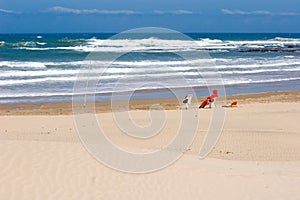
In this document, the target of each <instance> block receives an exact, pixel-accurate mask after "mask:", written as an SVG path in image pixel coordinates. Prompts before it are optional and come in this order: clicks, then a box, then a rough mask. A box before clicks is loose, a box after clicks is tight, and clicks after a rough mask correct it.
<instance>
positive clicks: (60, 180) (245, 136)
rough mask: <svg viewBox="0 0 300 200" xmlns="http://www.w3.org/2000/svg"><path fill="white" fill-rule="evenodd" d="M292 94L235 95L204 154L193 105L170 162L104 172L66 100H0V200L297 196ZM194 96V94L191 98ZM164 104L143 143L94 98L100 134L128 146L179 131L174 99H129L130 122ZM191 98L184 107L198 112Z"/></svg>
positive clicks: (142, 147) (158, 141)
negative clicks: (184, 143) (146, 169)
mask: <svg viewBox="0 0 300 200" xmlns="http://www.w3.org/2000/svg"><path fill="white" fill-rule="evenodd" d="M299 97H300V91H291V92H273V93H262V94H247V95H235V96H229V97H227V102H228V103H229V102H232V101H238V107H237V108H226V119H225V124H224V128H223V132H222V135H221V137H220V139H219V141H218V143H217V145H216V146H215V147H214V149H213V151H212V152H211V153H210V154H209V156H208V157H207V158H205V159H204V160H200V159H199V158H198V153H199V149H200V147H201V144H202V142H203V140H204V137H205V134H206V132H207V130H208V128H209V124H210V119H211V114H212V110H210V109H202V110H198V116H199V117H200V126H199V128H198V129H197V135H196V138H195V140H194V142H193V144H192V145H191V147H190V148H189V149H187V150H186V152H185V154H184V156H183V157H182V158H181V159H179V160H178V161H177V162H175V163H174V164H173V165H171V166H170V167H167V168H165V169H162V170H159V171H157V172H153V173H147V174H141V175H133V174H127V173H121V172H118V171H115V170H112V169H110V168H108V167H106V166H104V165H103V164H101V163H99V162H98V161H97V160H95V159H94V158H93V157H92V156H91V155H90V154H89V153H88V152H87V151H86V150H85V148H84V147H83V145H82V144H81V142H80V140H79V138H78V135H77V133H76V127H75V124H74V120H73V116H72V106H71V103H52V104H15V105H9V104H6V105H0V124H1V127H0V150H1V152H2V153H1V155H0V163H1V167H0V177H1V178H0V197H1V199H2V198H3V199H164V200H165V199H172V200H174V199H295V198H297V196H300V188H299V183H300V123H299V119H300V118H299V117H300V98H299ZM201 99H203V97H202V98H201V97H199V99H198V101H200V100H201ZM158 103H159V104H160V105H161V106H162V107H163V108H164V109H165V110H166V116H167V117H166V118H167V122H166V124H165V128H164V129H163V131H162V132H161V133H160V134H159V135H157V136H155V137H152V138H150V139H148V140H139V139H134V138H130V137H127V136H126V135H124V134H123V133H122V132H121V131H120V130H119V129H118V127H116V126H115V125H114V121H113V115H112V113H111V109H110V103H97V104H96V108H97V119H98V121H99V122H101V123H102V124H103V130H104V132H105V133H106V136H107V137H108V138H109V139H110V140H111V141H112V142H113V143H114V144H116V145H118V146H120V147H122V148H124V149H128V150H130V151H152V150H155V149H161V148H163V147H164V146H165V145H166V144H167V143H168V141H170V140H171V139H172V138H173V137H174V133H175V132H176V129H178V126H177V125H176V124H177V122H178V121H177V120H178V116H180V112H181V110H180V106H179V105H178V103H177V100H176V99H148V100H134V101H131V102H130V115H131V116H132V119H133V120H134V121H135V122H136V123H137V124H139V125H147V124H148V123H149V121H150V119H149V114H148V111H147V110H148V109H149V107H150V106H151V105H152V104H158ZM197 107H198V103H194V104H193V105H192V109H197Z"/></svg>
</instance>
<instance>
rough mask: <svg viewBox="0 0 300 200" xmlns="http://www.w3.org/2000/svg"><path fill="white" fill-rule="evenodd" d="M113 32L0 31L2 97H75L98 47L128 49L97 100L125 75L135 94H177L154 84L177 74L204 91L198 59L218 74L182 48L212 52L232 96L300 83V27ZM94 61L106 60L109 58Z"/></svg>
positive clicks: (101, 64) (21, 99)
mask: <svg viewBox="0 0 300 200" xmlns="http://www.w3.org/2000/svg"><path fill="white" fill-rule="evenodd" d="M113 35H114V34H107V33H105V34H100V33H89V34H0V91H1V93H0V103H2V104H3V103H37V102H55V101H71V97H72V93H73V86H74V82H75V81H76V76H77V74H78V72H79V70H80V68H81V67H82V66H85V65H87V64H91V62H90V61H89V60H88V56H89V54H90V53H91V52H94V51H97V52H102V53H103V55H104V54H105V55H106V54H107V55H108V54H116V53H122V54H124V55H123V56H121V57H120V58H118V59H117V60H116V61H115V62H114V63H113V64H112V65H110V66H109V70H107V71H106V72H105V74H104V75H102V76H101V77H99V83H101V84H99V87H98V88H97V90H96V93H97V100H98V101H109V100H110V94H111V92H114V91H116V85H117V83H118V81H119V80H120V79H122V78H123V77H126V84H123V85H122V90H125V91H131V90H135V89H136V88H138V89H139V91H140V92H137V93H136V94H135V95H134V97H133V98H156V97H171V96H172V94H171V92H168V91H165V90H162V89H163V88H164V86H162V85H159V84H152V83H153V82H155V81H157V80H160V81H162V82H163V83H166V84H167V85H168V86H169V87H171V88H181V87H185V86H186V85H182V83H179V82H178V81H177V80H176V77H178V76H179V75H180V76H183V77H184V78H185V80H187V84H188V85H189V86H193V87H195V89H196V93H197V94H198V95H206V94H207V87H206V83H205V80H203V78H202V77H200V76H199V73H197V69H198V70H199V66H202V68H201V72H202V73H204V74H210V73H212V71H213V70H212V69H210V68H209V67H207V68H203V65H205V64H204V63H205V62H206V60H205V59H206V58H195V59H193V60H185V59H183V58H182V57H180V56H178V55H177V53H178V52H195V51H199V52H203V51H206V52H208V53H209V55H210V58H211V60H210V61H211V62H213V63H214V64H215V67H216V69H217V70H218V72H219V74H220V75H221V76H222V80H223V83H224V86H225V89H226V93H227V94H228V95H230V94H240V93H256V92H272V91H283V90H299V89H300V34H276V33H272V34H266V33H264V34H228V33H218V34H216V33H189V34H187V35H188V36H189V37H190V38H192V39H193V41H191V40H180V39H177V38H173V37H172V35H155V37H153V36H152V35H151V34H136V35H128V36H127V37H125V38H122V39H118V40H114V41H111V42H109V43H107V42H105V40H106V39H108V38H109V37H111V36H113ZM103 42H104V43H103ZM132 49H134V51H132ZM128 51H130V52H129V53H126V52H128ZM96 65H97V67H99V68H106V67H108V66H107V62H105V60H101V62H97V63H96ZM137 86H139V87H137ZM183 95H184V91H183Z"/></svg>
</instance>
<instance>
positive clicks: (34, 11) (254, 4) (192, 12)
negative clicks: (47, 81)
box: [0, 0, 300, 33]
mask: <svg viewBox="0 0 300 200" xmlns="http://www.w3.org/2000/svg"><path fill="white" fill-rule="evenodd" d="M145 26H154V27H165V28H171V29H175V30H178V31H182V32H300V1H299V0H285V1H283V0H280V1H279V0H248V1H244V0H205V1H204V0H0V32H1V33H32V32H34V33H53V32H120V31H124V30H128V29H131V28H137V27H145Z"/></svg>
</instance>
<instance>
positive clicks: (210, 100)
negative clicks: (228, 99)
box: [199, 90, 219, 108]
mask: <svg viewBox="0 0 300 200" xmlns="http://www.w3.org/2000/svg"><path fill="white" fill-rule="evenodd" d="M217 97H219V95H218V90H213V94H212V95H210V96H209V97H207V98H206V100H204V101H203V102H202V103H201V105H200V106H199V108H204V107H205V106H206V105H209V108H211V107H212V105H214V104H215V99H216V98H217Z"/></svg>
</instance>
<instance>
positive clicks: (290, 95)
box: [0, 90, 300, 116]
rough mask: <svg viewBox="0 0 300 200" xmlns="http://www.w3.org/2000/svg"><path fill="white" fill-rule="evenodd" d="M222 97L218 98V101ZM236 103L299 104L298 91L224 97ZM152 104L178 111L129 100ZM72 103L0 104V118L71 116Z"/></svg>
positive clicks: (107, 105) (100, 107) (174, 103)
mask: <svg viewBox="0 0 300 200" xmlns="http://www.w3.org/2000/svg"><path fill="white" fill-rule="evenodd" d="M205 98H206V97H205V96H203V97H198V98H197V102H195V101H194V102H193V103H192V106H193V107H196V106H199V104H200V103H201V101H202V100H204V99H205ZM221 98H222V99H223V100H224V98H223V97H220V99H221ZM232 101H238V103H239V104H252V103H271V102H277V103H296V102H300V90H294V91H282V92H265V93H256V94H238V95H230V96H227V97H226V103H227V104H228V103H230V102H232ZM154 104H156V105H157V104H159V105H160V106H162V107H163V108H164V109H165V110H177V109H180V107H181V106H180V102H178V100H177V99H176V98H157V99H138V100H130V102H129V109H130V110H149V109H150V107H151V106H152V105H154ZM95 106H96V113H107V112H111V111H112V110H111V102H96V103H95ZM72 114H73V111H72V102H58V103H38V104H31V103H29V104H0V116H10V115H72Z"/></svg>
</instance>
